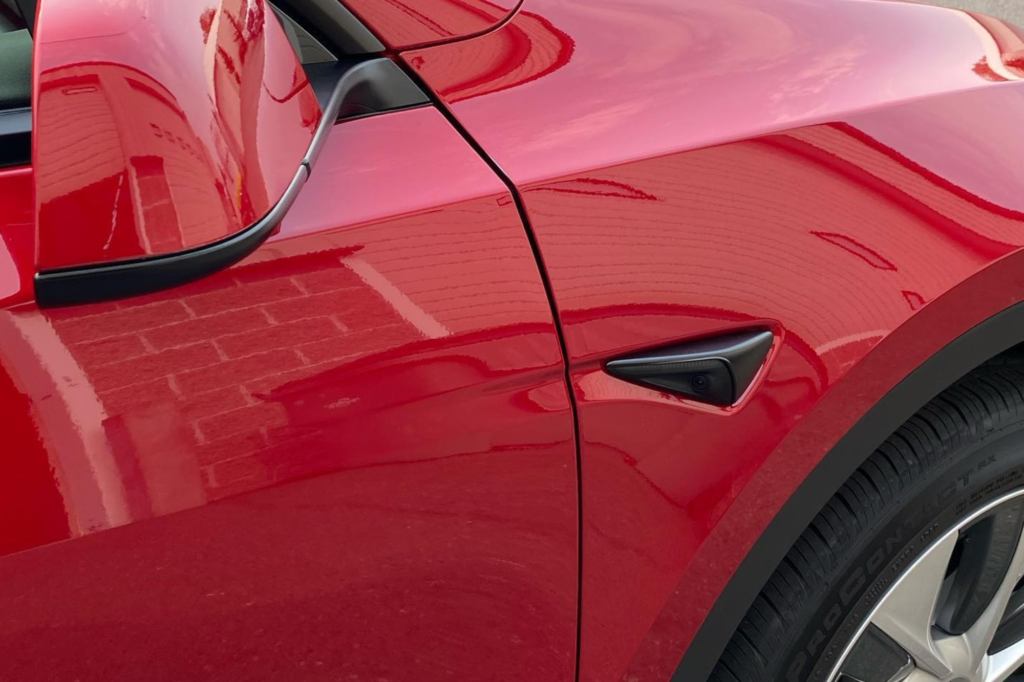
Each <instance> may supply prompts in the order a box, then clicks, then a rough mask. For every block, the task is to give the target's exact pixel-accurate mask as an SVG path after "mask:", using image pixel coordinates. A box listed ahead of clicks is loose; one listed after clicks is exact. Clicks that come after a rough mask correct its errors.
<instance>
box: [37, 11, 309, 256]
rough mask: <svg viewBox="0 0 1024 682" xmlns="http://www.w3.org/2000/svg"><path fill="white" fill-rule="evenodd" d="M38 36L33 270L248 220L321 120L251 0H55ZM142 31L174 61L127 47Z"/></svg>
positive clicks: (184, 240)
mask: <svg viewBox="0 0 1024 682" xmlns="http://www.w3.org/2000/svg"><path fill="white" fill-rule="evenodd" d="M167 13H173V18H172V17H171V16H165V15H166V14H167ZM189 14H192V15H194V16H195V17H196V18H195V20H192V21H185V20H183V18H182V17H183V15H189ZM111 22H114V23H118V25H117V28H118V29H119V30H117V31H114V30H112V29H111V28H107V27H108V26H110V25H111ZM36 42H37V46H36V54H37V57H36V71H37V74H36V77H37V82H38V83H39V87H38V92H37V96H36V101H35V103H34V107H33V109H34V116H35V127H34V132H35V134H34V140H35V170H36V182H37V194H36V199H37V203H36V205H37V220H38V230H39V253H38V254H37V259H38V266H39V268H40V269H47V268H56V267H64V266H71V265H82V264H90V263H99V262H105V261H112V260H118V259H124V258H134V257H139V256H147V255H155V254H163V253H173V252H176V251H180V250H182V249H186V248H190V247H193V246H199V245H202V244H206V243H209V242H213V241H216V240H218V239H221V238H223V237H225V236H228V235H230V234H233V233H235V232H237V231H239V230H241V229H244V228H245V227H248V226H249V225H250V224H252V223H253V222H255V221H256V220H257V219H259V218H260V217H261V216H262V215H264V214H265V213H266V212H267V211H268V210H269V209H270V207H271V206H273V205H274V204H275V203H276V202H277V200H278V199H279V198H280V196H281V194H282V192H283V191H284V188H285V187H286V186H287V184H288V183H289V182H290V181H291V179H292V177H293V176H294V175H295V171H296V169H297V168H298V165H299V161H300V159H301V158H302V156H303V154H305V151H306V149H307V148H308V146H309V143H310V140H311V139H312V134H313V130H314V128H315V126H316V124H317V122H318V121H319V117H320V110H319V107H318V105H317V102H316V98H315V96H314V94H313V91H312V88H311V87H310V86H309V83H308V81H307V79H306V76H305V73H304V72H303V70H302V68H301V65H300V64H299V63H298V59H297V58H296V56H295V54H294V52H293V51H292V48H291V46H290V44H289V43H288V39H287V37H286V36H285V35H284V32H283V30H282V29H281V27H280V24H279V23H278V21H277V19H276V18H274V17H273V16H272V15H268V14H266V12H265V11H264V5H263V3H262V2H246V1H244V0H222V1H215V0H188V2H186V3H176V4H174V6H173V7H171V6H169V5H166V4H163V3H155V2H148V1H145V2H137V3H134V4H128V5H125V4H118V3H113V2H92V3H89V4H88V5H85V4H83V3H79V2H74V1H73V0H71V1H65V2H64V3H63V4H62V3H61V0H57V2H56V4H54V3H52V2H51V3H49V4H47V6H46V7H45V8H44V9H43V12H42V14H41V16H40V20H39V31H38V32H37V37H36ZM149 43H158V44H160V45H162V46H164V47H163V48H162V50H164V51H167V50H170V51H172V52H173V53H174V55H175V60H173V61H170V62H169V61H166V60H163V59H160V58H159V55H160V54H161V52H160V51H156V52H154V51H149V50H139V47H138V46H139V45H140V44H149Z"/></svg>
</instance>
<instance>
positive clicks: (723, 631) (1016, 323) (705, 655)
mask: <svg viewBox="0 0 1024 682" xmlns="http://www.w3.org/2000/svg"><path fill="white" fill-rule="evenodd" d="M1021 342H1024V303H1017V304H1016V305H1014V306H1011V307H1010V308H1007V309H1005V310H1003V311H1001V312H999V313H996V314H995V315H993V316H992V317H990V318H988V319H986V320H984V321H983V322H981V323H980V324H978V325H977V326H975V327H972V328H971V329H969V330H968V331H966V332H965V333H963V334H961V335H960V336H958V337H957V338H956V339H954V340H953V341H952V342H950V343H949V344H948V345H946V346H944V347H943V348H942V349H940V350H939V351H938V352H937V353H935V354H934V355H932V356H931V357H930V358H928V359H927V360H926V361H925V362H924V363H922V364H921V365H920V366H919V367H918V368H917V369H915V370H914V371H913V372H911V373H910V374H909V375H908V376H907V377H906V378H905V379H903V380H902V381H901V382H900V383H899V384H897V385H896V386H895V387H894V388H893V389H891V390H890V391H889V392H888V393H887V394H886V395H885V396H884V397H883V398H882V399H881V400H879V401H878V402H877V403H876V404H875V405H874V406H873V407H872V408H871V409H869V410H868V411H867V413H865V414H864V416H863V417H861V418H860V420H859V421H858V422H857V423H856V424H855V425H854V426H853V427H852V428H851V429H850V430H849V431H848V432H847V433H846V435H844V436H843V437H842V438H840V440H839V441H838V442H837V443H836V444H835V446H833V448H832V449H831V450H830V451H829V452H828V453H827V454H826V455H825V456H824V457H823V458H822V460H821V461H820V462H819V463H818V464H817V466H815V468H814V469H813V470H812V471H811V473H810V474H809V475H808V476H807V478H806V479H805V480H804V481H803V482H802V483H801V484H800V487H799V488H797V490H796V492H795V493H794V494H793V495H792V496H791V497H790V498H789V500H788V501H787V502H786V503H785V504H784V505H783V507H782V509H780V510H779V512H778V513H777V514H776V515H775V517H774V518H773V519H772V520H771V521H770V522H769V524H768V526H767V527H766V528H765V530H764V532H763V533H762V534H761V536H760V537H759V538H758V539H757V541H756V542H755V543H754V545H753V547H752V548H751V549H750V551H749V552H748V553H747V555H746V557H744V559H743V561H742V562H741V563H740V565H739V567H738V568H737V569H736V572H735V573H734V574H733V576H732V578H730V580H729V582H728V584H727V585H726V587H725V589H724V590H723V591H722V593H721V595H719V598H718V600H717V601H716V602H715V604H714V606H713V607H712V608H711V610H710V611H709V613H708V615H707V617H706V618H705V619H704V623H703V624H702V625H701V627H700V629H699V630H698V631H697V634H696V635H695V636H694V638H693V640H692V641H691V642H690V645H689V646H688V647H687V649H686V653H685V654H684V655H683V659H682V661H680V663H679V666H678V667H677V668H676V671H675V673H674V674H673V675H672V682H703V681H704V680H707V679H708V677H709V676H710V675H711V672H712V670H714V667H715V664H716V663H717V662H718V659H719V658H720V657H721V655H722V653H723V652H724V651H725V648H726V646H727V645H728V643H729V640H730V639H731V638H732V636H733V633H734V632H735V630H736V628H737V627H738V626H739V624H740V621H741V620H742V619H743V616H745V615H746V613H747V611H748V609H749V608H750V606H751V604H753V602H754V599H755V598H756V597H757V595H758V593H759V592H760V591H761V589H762V588H763V587H764V585H765V583H766V582H767V581H768V578H770V577H771V575H772V573H773V572H774V571H775V569H776V568H777V567H778V565H779V564H780V563H781V561H782V559H783V558H784V557H785V555H786V552H788V551H789V549H790V547H792V545H793V543H795V542H796V540H797V539H798V538H799V537H800V534H801V533H803V532H804V530H805V529H806V528H807V526H808V525H809V524H810V522H811V521H812V520H813V519H814V517H815V515H817V513H818V512H819V511H821V509H822V508H823V507H824V506H825V504H826V503H827V502H828V500H829V499H831V497H832V495H834V494H835V492H836V491H837V490H839V488H840V487H841V486H842V484H843V483H844V482H845V481H846V480H847V479H848V478H849V477H850V476H851V475H853V473H854V472H855V471H856V470H857V468H858V467H859V466H860V465H861V464H863V463H864V461H865V460H866V459H867V458H868V457H869V456H870V455H871V453H872V452H874V451H875V450H876V449H877V448H878V447H879V446H880V445H881V444H882V443H883V442H885V439H886V438H888V437H889V436H890V435H892V434H893V433H894V432H895V431H896V430H897V429H898V428H899V427H900V426H901V425H902V424H903V423H904V422H906V421H907V420H908V419H910V418H911V417H912V416H913V415H914V414H915V413H916V412H917V411H918V410H920V409H921V408H923V407H924V406H925V405H927V404H928V402H929V401H931V400H932V399H933V398H934V397H936V396H937V395H939V394H940V393H942V392H943V391H944V390H946V389H947V388H949V387H950V386H951V385H953V384H954V383H955V382H956V381H957V380H958V379H960V378H961V377H963V376H964V375H966V374H967V373H969V372H970V371H971V370H972V369H974V368H976V367H978V366H979V365H981V364H984V363H985V362H987V361H988V360H991V359H992V358H994V357H996V356H997V355H999V354H1000V353H1003V352H1004V351H1006V350H1009V349H1010V348H1012V347H1014V346H1016V345H1018V344H1020V343H1021Z"/></svg>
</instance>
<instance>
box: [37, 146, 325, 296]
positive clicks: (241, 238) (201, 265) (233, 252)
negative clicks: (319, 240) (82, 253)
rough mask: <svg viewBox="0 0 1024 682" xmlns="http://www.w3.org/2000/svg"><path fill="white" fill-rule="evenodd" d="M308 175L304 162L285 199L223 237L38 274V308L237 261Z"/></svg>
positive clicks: (181, 280) (200, 273)
mask: <svg viewBox="0 0 1024 682" xmlns="http://www.w3.org/2000/svg"><path fill="white" fill-rule="evenodd" d="M308 176H309V169H308V168H307V167H306V166H305V165H302V166H300V167H299V170H298V171H297V172H296V173H295V177H294V178H293V179H292V181H291V183H290V184H289V185H288V189H287V190H286V191H285V195H284V197H282V199H281V200H280V201H279V202H277V204H275V205H274V208H273V209H271V211H270V212H269V213H268V214H267V215H265V216H264V217H263V218H262V219H261V220H260V221H259V222H257V223H256V224H255V225H253V226H252V227H250V228H248V229H247V230H244V231H242V232H239V233H238V234H236V235H233V236H231V237H229V238H227V239H224V240H222V241H219V242H216V243H214V244H208V245H206V246H201V247H198V248H195V249H189V250H188V251H181V252H179V253H175V254H171V255H168V256H159V257H156V258H140V259H137V260H131V261H122V262H119V263H113V264H111V265H103V266H98V267H90V268H76V269H69V270H51V271H49V272H41V273H39V274H38V275H36V302H37V303H38V304H39V305H40V306H41V307H54V306H66V305H78V304H82V303H94V302H96V301H107V300H110V299H116V298H124V297H126V296H137V295H139V294H146V293H151V292H154V291H161V290H163V289H169V288H171V287H175V286H178V285H180V284H185V283H186V282H192V281H194V280H197V279H200V278H202V277H205V276H207V275H209V274H211V273H214V272H217V271H218V270H223V269H224V268H226V267H228V266H230V265H233V264H235V263H237V262H238V261H240V260H242V259H243V258H245V257H246V256H248V255H249V254H250V253H252V252H253V251H255V250H256V248H257V247H259V245H260V244H262V243H263V242H264V240H266V238H267V237H268V236H269V235H270V233H271V232H272V231H273V230H274V228H275V227H276V226H277V225H279V224H280V223H281V219H282V218H284V215H285V213H287V212H288V209H289V208H290V207H291V204H292V202H293V201H294V200H295V197H296V196H298V193H299V190H300V189H301V188H302V185H303V184H305V182H306V178H307V177H308Z"/></svg>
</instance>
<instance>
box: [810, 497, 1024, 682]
mask: <svg viewBox="0 0 1024 682" xmlns="http://www.w3.org/2000/svg"><path fill="white" fill-rule="evenodd" d="M1022 528H1024V491H1017V492H1015V493H1012V494H1010V495H1006V496H1003V497H1001V498H999V499H997V500H995V501H994V502H992V503H991V504H989V505H987V506H985V507H984V508H983V509H981V510H979V511H977V512H976V513H974V514H972V515H970V516H969V517H967V518H965V519H964V520H962V521H961V522H959V523H958V524H957V525H956V526H955V527H954V528H952V529H951V530H949V531H948V532H946V533H945V534H944V535H942V536H941V537H939V538H938V539H937V540H936V541H935V542H933V543H932V544H931V545H930V546H929V547H928V548H927V549H926V550H925V552H924V553H923V554H922V555H921V556H920V557H918V558H917V559H916V560H915V561H914V562H913V564H911V566H910V567H909V568H908V569H907V570H906V572H904V573H903V574H902V575H901V576H900V578H899V579H898V580H897V581H896V582H895V583H894V584H893V585H892V586H891V587H890V588H889V589H888V591H887V592H886V593H885V594H884V595H883V596H882V597H881V599H880V600H879V601H878V603H877V604H876V605H875V607H874V609H873V610H872V612H871V614H870V616H869V617H868V619H867V621H866V622H865V624H864V625H863V626H861V628H860V630H859V632H858V633H857V635H856V637H854V639H853V641H852V643H851V644H850V646H849V647H847V649H846V651H845V652H844V655H843V657H842V658H841V659H840V662H839V664H838V665H837V666H836V667H835V669H834V670H833V671H832V674H831V675H830V676H829V682H1002V681H1003V680H1008V679H1009V678H1010V677H1011V675H1013V674H1014V673H1015V672H1016V671H1017V669H1018V668H1020V667H1021V666H1022V664H1024V585H1022V583H1024V581H1022V578H1024V540H1022Z"/></svg>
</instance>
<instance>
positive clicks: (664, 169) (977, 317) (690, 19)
mask: <svg viewBox="0 0 1024 682" xmlns="http://www.w3.org/2000/svg"><path fill="white" fill-rule="evenodd" d="M603 9H604V11H603V12H596V11H594V10H593V8H592V7H591V6H588V5H586V4H581V3H564V2H557V1H556V0H531V2H528V3H527V4H526V5H525V6H524V8H523V9H522V10H521V11H520V12H519V13H518V14H516V16H515V17H514V18H513V19H512V20H511V21H510V22H509V23H507V24H505V25H504V26H502V27H501V28H500V29H499V30H497V31H494V32H491V33H489V34H487V35H485V36H481V37H478V38H474V39H471V40H466V41H462V42H458V43H452V44H448V45H440V46H436V47H430V48H426V49H421V50H412V51H408V52H404V53H403V54H402V58H403V59H404V60H405V61H406V63H407V64H408V66H409V67H410V68H412V69H415V70H416V71H417V73H418V74H419V75H420V76H421V77H422V78H423V79H424V81H425V82H426V83H427V84H428V85H429V86H430V87H431V88H432V89H434V91H435V92H437V93H438V94H439V96H440V97H441V98H442V100H443V101H444V102H445V103H446V105H447V106H448V107H449V108H450V111H451V112H452V115H453V116H454V117H455V118H456V119H457V120H458V121H459V123H460V124H461V125H463V126H464V127H465V129H466V131H467V133H468V134H469V135H471V136H472V137H473V138H474V139H475V140H476V141H477V142H478V143H479V144H480V146H481V148H482V149H483V150H484V151H485V153H487V154H489V155H491V157H492V158H493V159H494V161H495V163H496V164H497V165H498V166H499V167H501V168H502V169H503V170H504V172H506V173H507V175H508V177H509V179H510V181H511V182H512V183H514V184H515V185H516V187H517V189H518V190H519V191H520V193H521V198H522V203H523V205H524V208H525V210H526V212H527V215H528V218H529V221H530V226H531V229H532V230H533V231H534V234H535V237H536V240H537V244H538V248H539V251H540V254H541V256H542V258H543V262H544V265H545V268H546V270H547V274H548V276H549V277H550V282H551V287H552V292H553V296H554V299H555V301H556V302H557V304H558V314H559V317H560V321H561V325H562V329H563V330H564V333H565V343H566V349H567V354H568V356H569V361H570V375H571V381H572V385H573V389H574V391H575V395H576V401H577V405H578V409H579V422H580V450H581V452H580V461H581V481H582V487H581V490H582V497H583V502H582V509H583V519H582V524H583V531H582V532H583V541H582V547H583V569H582V575H583V583H582V587H581V594H582V606H581V613H582V616H581V652H580V679H581V680H586V681H594V682H596V681H601V682H607V681H611V680H621V679H633V678H636V679H668V678H669V677H671V676H672V675H673V672H674V671H675V670H676V666H677V665H678V663H679V659H680V658H681V657H682V656H683V653H684V652H685V651H687V646H688V645H690V642H691V641H692V638H693V637H694V636H695V634H696V633H697V632H698V631H699V630H700V628H701V626H702V622H703V620H704V617H705V616H706V614H707V613H708V612H709V610H711V609H712V608H715V607H716V600H719V597H720V595H721V594H722V590H723V588H724V586H725V585H726V584H727V583H728V582H729V579H730V577H731V575H732V571H733V570H734V569H735V567H736V566H737V565H738V564H739V563H740V561H741V560H743V558H744V557H745V556H746V553H747V551H748V549H749V547H750V543H752V542H753V541H754V539H755V538H757V537H758V535H759V534H760V533H761V531H762V530H763V529H764V528H765V526H766V525H767V524H768V523H769V522H771V520H772V518H773V516H774V514H775V513H776V512H777V511H778V510H779V509H780V507H781V506H782V505H783V503H784V502H785V501H786V499H787V498H788V496H789V495H790V494H791V493H792V491H793V490H794V489H795V488H796V486H797V485H799V483H800V482H801V481H803V480H804V478H805V477H806V476H807V474H808V473H809V472H810V471H811V470H812V469H813V467H814V465H815V464H816V463H817V462H818V461H819V460H820V458H821V457H822V456H823V454H824V453H826V452H828V450H829V448H830V447H831V446H832V445H833V444H834V443H835V442H836V441H837V440H838V439H839V438H840V437H841V436H842V435H843V434H844V433H846V432H847V431H848V430H849V429H850V428H852V426H853V425H854V424H856V423H857V420H858V419H859V417H860V416H861V415H863V414H864V413H865V412H866V411H867V410H868V409H869V408H870V407H871V405H873V404H875V403H876V402H877V401H878V400H879V399H880V398H881V397H882V396H884V395H885V394H886V392H887V391H889V390H890V389H891V388H892V387H893V386H894V385H895V384H896V383H897V382H898V381H899V380H900V379H901V378H902V377H904V376H906V375H907V374H909V373H910V372H911V371H912V370H914V369H915V368H916V367H918V366H919V365H920V364H921V363H923V362H924V361H925V360H926V359H927V358H928V357H929V356H930V355H931V354H933V353H935V352H937V351H938V349H939V348H942V347H943V346H944V345H945V344H948V343H950V342H952V340H953V339H955V338H957V336H959V335H960V334H962V333H963V332H964V331H965V330H967V329H970V328H972V327H973V326H975V325H977V324H979V323H980V322H982V321H983V320H985V319H986V318H988V317H989V316H991V315H994V314H996V313H998V312H999V311H1001V310H1003V309H1004V308H1006V307H1007V306H1009V305H1011V304H1012V303H1015V302H1016V301H1019V300H1020V299H1021V298H1022V297H1024V289H1022V288H1021V285H1020V279H1019V271H1020V263H1021V259H1022V258H1024V252H1022V251H1021V247H1022V246H1024V232H1022V225H1024V202H1022V201H1021V197H1020V191H1019V186H1020V181H1021V177H1020V171H1019V160H1020V158H1021V156H1022V154H1024V144H1022V141H1021V137H1020V135H1019V124H1018V123H1017V122H1018V121H1019V120H1020V116H1021V113H1022V112H1024V95H1022V93H1024V90H1022V85H1021V83H1020V80H1021V78H1022V76H1024V72H1022V71H1021V70H1020V68H1019V60H1018V56H1019V50H1020V49H1021V47H1022V46H1024V35H1022V33H1021V32H1020V30H1019V29H1015V28H1013V27H1010V26H1008V25H1006V24H1004V23H1003V22H1000V21H997V20H994V19H990V18H985V17H980V16H974V15H971V14H969V13H965V12H956V11H950V10H947V9H940V8H936V7H928V6H922V5H916V4H909V3H887V2H850V1H847V0H835V1H834V2H820V3H805V2H799V1H794V2H787V1H781V2H780V1H777V0H772V1H762V0H721V1H720V2H714V3H707V2H699V1H694V2H677V3H661V2H656V1H655V0H651V1H649V2H648V1H643V2H636V3H632V4H631V5H630V8H629V9H628V10H626V9H623V8H620V7H611V6H606V7H604V8H603ZM925 75H926V76H925ZM763 329H767V330H770V331H772V332H773V333H774V335H775V337H776V341H775V344H774V348H773V350H772V353H771V354H770V356H769V357H768V361H767V364H766V366H765V367H764V369H763V370H762V373H761V376H760V378H759V379H757V380H755V383H754V385H753V387H752V389H751V390H749V391H748V392H747V393H746V395H744V396H742V397H741V398H740V399H739V401H738V402H737V403H736V404H735V405H731V406H727V407H715V406H710V405H707V404H702V403H701V402H699V401H693V400H686V399H684V398H680V397H679V396H678V395H673V394H671V393H670V392H665V391H658V390H650V389H647V388H642V387H639V386H636V385H633V384H629V383H625V382H623V381H621V380H619V379H616V378H614V377H612V376H610V375H609V374H608V373H607V372H606V370H605V362H607V361H608V360H611V359H615V358H618V357H620V356H629V355H631V354H634V353H638V352H640V351H644V350H648V349H658V348H661V347H671V346H674V345H676V344H681V343H684V342H687V341H692V340H703V339H705V338H708V337H715V336H718V335H728V334H732V333H736V332H738V331H744V330H763ZM641 425H642V426H641ZM784 546H788V545H784ZM745 608H746V605H744V606H743V609H741V610H740V612H741V613H742V611H743V610H745ZM735 625H736V623H732V624H730V625H728V626H727V628H728V629H727V630H726V631H728V632H731V630H732V628H734V627H735ZM694 646H696V645H694ZM719 654H720V652H715V653H713V654H712V655H711V658H712V662H713V659H714V658H715V657H717V656H718V655H719ZM687 655H689V654H687ZM697 655H703V652H698V654H697ZM704 674H707V671H704ZM680 679H683V680H686V681H687V682H688V680H689V679H690V677H682V678H680ZM693 679H702V677H700V676H698V677H694V678H693Z"/></svg>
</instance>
